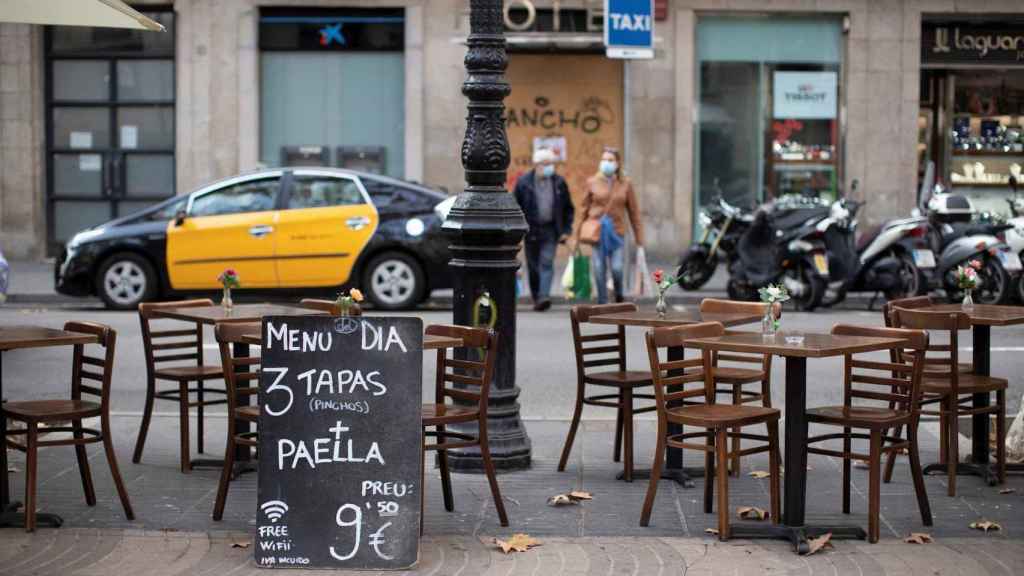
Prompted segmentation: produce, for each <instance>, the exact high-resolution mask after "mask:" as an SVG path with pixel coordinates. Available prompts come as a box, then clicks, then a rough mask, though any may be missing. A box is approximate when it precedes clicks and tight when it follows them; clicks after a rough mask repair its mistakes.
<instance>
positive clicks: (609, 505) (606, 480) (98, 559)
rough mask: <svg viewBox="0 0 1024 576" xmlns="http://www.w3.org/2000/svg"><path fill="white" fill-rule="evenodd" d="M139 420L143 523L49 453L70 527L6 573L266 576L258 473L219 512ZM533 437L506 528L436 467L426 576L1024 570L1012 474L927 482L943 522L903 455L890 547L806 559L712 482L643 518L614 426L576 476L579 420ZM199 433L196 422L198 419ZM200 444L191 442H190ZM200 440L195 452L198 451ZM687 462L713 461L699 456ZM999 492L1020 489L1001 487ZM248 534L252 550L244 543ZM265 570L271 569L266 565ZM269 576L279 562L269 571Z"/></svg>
mask: <svg viewBox="0 0 1024 576" xmlns="http://www.w3.org/2000/svg"><path fill="white" fill-rule="evenodd" d="M138 420H139V419H138V417H137V416H132V417H124V416H123V417H115V418H114V434H113V437H114V438H115V446H116V449H117V452H118V458H119V463H120V467H121V470H122V474H123V476H124V479H125V483H126V485H127V487H128V491H129V494H130V495H131V498H132V504H133V507H134V508H135V513H136V520H135V521H131V522H130V521H127V520H126V519H125V518H124V515H123V513H122V511H121V508H120V504H119V502H118V500H117V496H116V492H115V491H114V488H113V483H112V481H111V479H110V474H109V472H108V469H107V466H106V461H105V459H104V456H103V452H102V450H101V449H99V448H97V447H90V448H89V449H88V450H89V460H90V461H91V466H90V467H91V469H92V476H93V480H94V482H95V486H96V495H97V500H98V502H97V505H96V506H94V507H89V506H86V505H85V502H84V498H83V496H82V488H81V484H80V479H79V475H78V472H77V470H76V465H75V458H74V457H73V453H72V451H71V450H70V449H52V448H51V449H45V450H42V451H41V452H40V464H39V465H40V482H39V489H38V494H39V510H40V511H47V512H54V513H58V514H60V515H61V516H62V517H63V518H64V521H65V524H64V527H63V528H60V529H45V528H44V529H40V530H39V531H38V532H37V533H36V534H34V535H25V534H24V532H22V531H20V530H18V529H2V531H0V534H2V536H3V537H2V538H0V574H5V575H6V574H11V575H21V574H88V575H97V576H108V575H112V574H131V575H133V576H134V575H136V574H138V575H148V574H159V575H165V574H211V575H212V574H217V575H220V574H256V573H257V570H259V569H257V568H256V567H255V564H254V563H253V562H252V555H253V549H252V546H251V545H248V546H246V543H248V542H250V541H251V536H252V533H253V532H252V531H253V529H254V527H255V525H256V505H255V501H256V475H255V474H245V475H242V476H241V477H240V478H239V479H238V480H236V481H234V482H233V483H232V485H231V490H230V492H229V495H228V500H227V507H226V510H225V515H224V520H223V521H221V522H213V521H212V519H211V518H210V513H211V511H212V509H213V501H214V497H215V494H216V487H217V480H218V476H219V470H216V469H197V470H194V471H193V472H192V473H191V474H187V475H186V474H181V473H180V472H178V470H177V465H178V454H177V452H178V449H177V445H178V441H177V436H178V434H177V420H176V418H172V417H156V418H154V421H153V424H152V426H151V430H150V435H149V436H150V438H149V442H148V443H147V445H146V452H145V454H144V455H143V459H142V463H140V464H138V465H136V464H132V463H131V460H130V457H131V448H132V445H133V442H134V439H135V433H136V431H137V427H138ZM526 426H527V429H528V431H529V434H530V436H531V438H532V441H533V447H534V451H533V456H534V462H533V467H532V468H531V469H529V470H526V471H521V472H514V473H504V474H501V475H500V476H499V483H500V486H501V490H502V495H503V497H504V499H505V500H506V502H507V504H506V506H507V507H508V511H509V517H510V522H511V525H510V526H509V527H508V528H502V527H501V526H499V524H498V521H497V518H496V514H495V513H494V507H493V502H492V501H491V496H490V493H489V491H488V488H487V483H486V480H485V478H484V477H482V476H480V475H472V474H457V475H455V476H454V478H453V484H454V488H455V512H452V513H448V512H445V511H444V508H443V504H442V502H441V490H440V482H439V479H438V477H437V473H436V472H435V471H434V470H432V469H428V471H427V485H426V506H425V510H426V512H425V518H424V522H425V538H424V539H423V542H422V544H421V547H420V565H419V567H418V568H417V570H415V571H414V572H413V573H416V574H444V575H455V574H464V575H476V574H543V575H544V576H553V575H554V574H616V575H617V574H644V575H647V574H684V573H685V574H720V573H729V574H817V573H826V572H827V573H829V574H847V573H856V574H888V573H900V574H970V576H979V575H981V574H1020V573H1021V567H1022V566H1024V540H1022V539H1021V537H1020V535H1021V534H1022V533H1024V517H1021V515H1020V513H1019V510H1020V509H1021V508H1022V507H1024V477H1022V476H1020V475H1016V476H1011V477H1010V479H1009V480H1008V482H1007V484H1006V485H1005V486H1004V487H989V486H987V485H985V484H984V483H983V482H981V480H980V479H978V478H973V477H964V478H961V479H960V481H959V483H958V495H957V496H956V497H955V498H950V497H948V496H947V495H946V489H945V488H946V483H945V479H944V478H943V477H942V476H929V477H927V478H926V480H925V482H926V486H927V490H928V495H929V499H930V502H931V507H932V513H933V516H934V526H932V527H928V528H926V527H924V526H922V525H921V520H920V516H919V513H918V510H917V506H916V501H915V499H914V496H913V488H912V485H911V482H910V478H909V471H908V466H907V464H906V460H905V458H900V459H899V460H898V461H897V467H896V471H895V474H894V476H893V481H892V483H891V484H882V493H881V526H882V537H881V541H880V543H879V544H877V545H869V544H867V543H865V542H855V541H849V540H841V541H836V542H835V543H834V544H835V549H834V550H832V551H825V552H821V553H819V554H815V555H814V556H811V557H798V556H796V555H795V554H793V552H792V549H791V548H790V547H789V546H788V545H787V544H785V543H783V542H776V541H742V540H733V541H730V542H728V543H719V542H718V540H717V538H716V537H713V536H710V535H708V534H706V533H705V529H706V528H710V527H714V526H715V525H716V521H717V520H716V516H715V515H714V514H705V513H704V511H703V506H702V504H701V502H702V498H701V494H702V493H703V492H702V486H703V478H697V479H695V486H694V487H692V488H683V487H682V486H679V485H677V484H675V483H674V482H671V481H662V482H660V483H659V489H658V496H657V499H656V500H655V508H654V514H653V516H652V521H651V525H650V527H646V528H642V527H640V526H639V514H640V508H641V504H642V502H643V498H644V495H645V492H646V490H647V486H648V483H647V481H636V482H633V483H625V482H622V481H618V480H615V475H616V473H617V472H618V471H619V470H621V467H620V465H619V464H615V463H613V462H612V461H611V454H610V453H611V444H612V442H611V440H612V430H613V426H614V424H613V422H609V421H594V420H585V421H584V423H583V425H582V426H581V430H580V433H579V435H578V437H577V444H576V446H575V447H574V449H573V452H572V457H571V459H570V463H569V465H568V467H567V470H566V471H565V472H558V471H557V470H556V465H557V458H558V455H559V453H560V451H561V447H562V442H563V440H564V435H565V431H566V429H567V423H566V422H563V421H554V420H531V421H528V422H526ZM934 428H935V427H934V426H933V425H929V426H925V427H924V429H923V430H922V434H921V436H922V439H921V442H922V447H921V448H922V454H923V457H924V459H925V460H926V461H931V460H933V459H934V458H935V455H936V453H937V445H936V437H935V434H934ZM192 429H193V430H195V428H194V427H193V428H192ZM224 434H225V421H224V419H223V418H216V417H208V418H207V432H206V438H207V443H206V446H207V454H208V455H212V456H217V455H219V454H220V453H221V452H222V450H223V441H222V440H220V439H222V438H224ZM653 436H654V422H650V421H640V422H639V423H638V430H637V435H636V437H637V444H638V445H637V447H636V450H635V452H636V454H637V456H636V458H637V460H636V467H637V468H638V469H640V468H646V467H648V466H649V463H650V461H651V458H652V452H653V441H652V438H653ZM193 445H194V443H193ZM193 449H194V448H193ZM763 456H764V455H758V456H754V457H750V458H744V461H743V470H742V474H741V475H740V476H739V477H738V478H730V479H729V493H730V508H731V509H732V512H733V513H732V514H731V516H732V517H733V520H732V521H733V522H734V523H739V522H741V521H740V520H738V519H736V518H735V517H736V514H735V511H736V509H737V508H739V507H741V506H757V507H760V508H768V497H767V480H762V479H757V478H753V477H751V476H750V475H749V474H748V473H749V472H750V471H753V470H766V469H767V468H766V466H767V462H766V460H767V459H766V458H765V457H763ZM685 459H686V462H687V465H688V466H693V465H696V464H697V463H698V461H699V460H700V459H701V458H700V457H699V456H698V455H695V454H694V453H692V452H688V453H687V454H686V456H685ZM11 465H12V466H13V468H14V469H15V471H14V472H13V473H12V474H10V476H9V478H10V480H11V486H12V492H13V494H12V496H13V497H14V498H16V499H20V498H21V497H22V489H23V486H24V475H23V473H22V472H21V471H22V470H24V457H23V455H21V454H20V453H14V452H12V453H11ZM840 470H841V468H840V462H839V461H838V460H836V459H832V458H826V457H821V456H812V457H811V458H810V460H809V467H808V470H807V472H806V473H807V475H808V483H807V486H808V493H807V517H808V522H809V523H830V524H837V523H838V524H855V525H860V526H866V524H867V516H866V508H867V480H868V479H867V473H866V471H865V470H864V469H861V468H854V471H853V493H852V510H853V513H852V514H851V515H848V516H847V515H843V514H841V513H840V512H839V510H840V485H839V482H840ZM1001 488H1013V489H1014V492H1012V493H1007V494H1002V493H1000V489H1001ZM571 490H586V491H589V492H591V493H592V494H593V498H594V499H593V500H592V501H588V502H584V503H582V504H579V505H575V506H563V507H551V506H548V505H547V503H546V501H547V499H548V497H550V496H552V495H554V494H556V493H563V492H567V491H571ZM981 519H988V520H992V521H995V522H998V523H999V524H1001V525H1002V530H1000V531H996V532H988V533H983V532H979V531H976V530H972V529H971V528H969V526H968V524H970V523H971V522H973V521H976V520H981ZM516 532H524V533H527V534H530V535H531V536H533V537H535V538H538V539H540V540H541V541H542V542H543V545H542V546H540V547H538V548H534V549H532V550H530V551H528V552H525V553H521V554H512V555H509V556H505V555H503V554H501V553H500V552H498V551H496V550H495V549H493V548H492V544H491V542H492V539H493V538H494V537H495V536H497V537H507V536H509V535H511V534H513V533H516ZM911 532H927V533H930V534H931V535H932V536H933V537H934V538H935V543H933V544H926V545H915V544H907V543H904V542H903V538H904V537H905V536H907V535H908V534H910V533H911ZM236 543H240V544H241V545H242V547H241V548H238V547H233V545H234V544H236ZM263 570H265V569H263ZM259 573H260V574H265V573H266V572H259Z"/></svg>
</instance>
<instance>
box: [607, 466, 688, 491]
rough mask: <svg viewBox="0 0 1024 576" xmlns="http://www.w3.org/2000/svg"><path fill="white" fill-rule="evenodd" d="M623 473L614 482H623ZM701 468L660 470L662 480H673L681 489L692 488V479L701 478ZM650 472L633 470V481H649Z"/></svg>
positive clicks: (648, 469)
mask: <svg viewBox="0 0 1024 576" xmlns="http://www.w3.org/2000/svg"><path fill="white" fill-rule="evenodd" d="M625 477H626V476H625V473H624V472H619V473H618V475H616V476H615V479H616V480H624V479H625ZM703 477H704V469H703V468H663V469H662V470H661V479H662V480H675V483H676V484H679V485H680V486H682V487H683V488H693V487H694V483H693V478H703ZM650 479H651V470H650V468H645V469H643V470H633V480H650Z"/></svg>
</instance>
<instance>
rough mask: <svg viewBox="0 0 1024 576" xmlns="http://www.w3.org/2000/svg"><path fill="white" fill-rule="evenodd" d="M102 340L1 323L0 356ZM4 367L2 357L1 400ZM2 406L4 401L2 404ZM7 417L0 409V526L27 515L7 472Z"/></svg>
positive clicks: (47, 518) (48, 519) (52, 521)
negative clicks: (13, 498)
mask: <svg viewBox="0 0 1024 576" xmlns="http://www.w3.org/2000/svg"><path fill="white" fill-rule="evenodd" d="M97 342H98V340H97V338H96V337H95V336H93V335H92V334H82V333H80V332H68V331H66V330H57V329H54V328H44V327H42V326H0V359H2V358H3V352H6V351H8V350H17V349H19V348H43V347H48V346H73V345H76V344H95V343H97ZM2 371H3V368H2V360H0V400H2V398H3V393H4V390H3V372H2ZM0 407H2V404H0ZM6 442H7V418H6V417H5V416H4V415H3V411H2V410H0V443H3V445H0V474H3V478H2V479H0V526H24V525H25V515H24V514H20V513H18V512H17V510H18V508H19V507H20V506H21V503H20V502H11V496H10V486H9V485H8V473H7V446H6ZM36 521H37V522H39V523H40V524H48V525H51V526H53V527H59V526H60V525H61V524H63V523H64V520H62V519H61V517H60V516H57V515H56V514H46V513H38V514H36Z"/></svg>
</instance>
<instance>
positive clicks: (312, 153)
mask: <svg viewBox="0 0 1024 576" xmlns="http://www.w3.org/2000/svg"><path fill="white" fill-rule="evenodd" d="M281 165H282V166H330V165H331V149H330V148H328V147H327V146H282V147H281Z"/></svg>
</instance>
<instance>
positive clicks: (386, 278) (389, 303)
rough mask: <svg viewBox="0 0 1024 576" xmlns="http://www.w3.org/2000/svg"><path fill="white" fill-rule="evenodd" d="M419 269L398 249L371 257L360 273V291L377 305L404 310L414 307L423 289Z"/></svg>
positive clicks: (418, 265) (422, 280)
mask: <svg viewBox="0 0 1024 576" xmlns="http://www.w3.org/2000/svg"><path fill="white" fill-rule="evenodd" d="M425 288H426V278H425V276H424V275H423V268H422V267H421V266H420V263H419V262H417V261H416V259H415V258H413V257H412V256H409V255H408V254H403V253H401V252H385V253H383V254H380V255H379V256H376V257H374V259H373V260H371V261H370V263H369V265H367V266H366V271H365V272H363V290H365V291H366V295H367V296H368V297H369V299H370V301H371V302H373V304H374V305H375V306H376V307H377V308H381V309H383V310H406V309H410V308H413V307H415V306H416V304H417V303H418V302H420V299H421V298H422V295H423V293H424V292H425V291H426V290H425Z"/></svg>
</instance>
